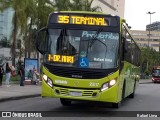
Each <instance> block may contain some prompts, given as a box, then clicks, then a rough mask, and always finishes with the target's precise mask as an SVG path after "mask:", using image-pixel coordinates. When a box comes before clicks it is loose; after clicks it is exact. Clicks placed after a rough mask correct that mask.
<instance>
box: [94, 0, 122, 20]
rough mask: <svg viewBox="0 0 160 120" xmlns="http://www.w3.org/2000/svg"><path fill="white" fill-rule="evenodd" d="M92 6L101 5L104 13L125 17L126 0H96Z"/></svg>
mask: <svg viewBox="0 0 160 120" xmlns="http://www.w3.org/2000/svg"><path fill="white" fill-rule="evenodd" d="M92 6H93V7H94V6H99V7H101V8H102V12H103V13H106V14H113V15H118V16H120V17H122V18H124V8H125V0H94V1H93V4H92Z"/></svg>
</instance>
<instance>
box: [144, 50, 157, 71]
mask: <svg viewBox="0 0 160 120" xmlns="http://www.w3.org/2000/svg"><path fill="white" fill-rule="evenodd" d="M141 52H142V53H141V68H142V69H141V72H142V73H147V74H150V73H151V71H152V68H153V67H154V66H159V65H160V55H159V52H157V51H155V50H154V49H153V48H149V49H148V48H141ZM148 54H149V55H148ZM147 62H148V70H147V67H146V66H147Z"/></svg>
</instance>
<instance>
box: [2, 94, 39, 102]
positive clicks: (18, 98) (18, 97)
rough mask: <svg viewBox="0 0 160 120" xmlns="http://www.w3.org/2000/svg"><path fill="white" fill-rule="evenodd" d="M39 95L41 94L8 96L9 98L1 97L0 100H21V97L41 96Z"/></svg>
mask: <svg viewBox="0 0 160 120" xmlns="http://www.w3.org/2000/svg"><path fill="white" fill-rule="evenodd" d="M39 96H41V94H34V95H24V96H15V97H8V98H0V102H5V101H11V100H20V99H25V98H32V97H39Z"/></svg>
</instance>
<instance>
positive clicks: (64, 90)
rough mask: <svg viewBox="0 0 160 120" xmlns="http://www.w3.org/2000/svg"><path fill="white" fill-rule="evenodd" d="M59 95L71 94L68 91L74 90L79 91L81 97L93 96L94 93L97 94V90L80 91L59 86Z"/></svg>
mask: <svg viewBox="0 0 160 120" xmlns="http://www.w3.org/2000/svg"><path fill="white" fill-rule="evenodd" d="M59 90H60V95H64V96H71V95H70V92H71V91H72V92H73V91H74V92H81V93H82V95H81V96H82V97H94V96H95V93H96V95H97V92H94V91H92V90H81V91H75V90H68V89H66V88H60V89H59Z"/></svg>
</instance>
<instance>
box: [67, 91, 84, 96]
mask: <svg viewBox="0 0 160 120" xmlns="http://www.w3.org/2000/svg"><path fill="white" fill-rule="evenodd" d="M69 94H70V95H71V96H82V92H79V91H70V93H69Z"/></svg>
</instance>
